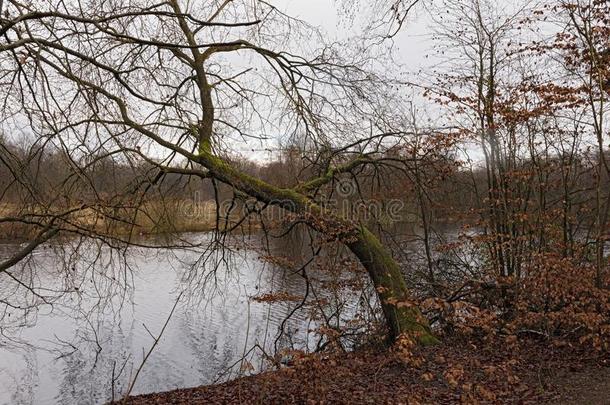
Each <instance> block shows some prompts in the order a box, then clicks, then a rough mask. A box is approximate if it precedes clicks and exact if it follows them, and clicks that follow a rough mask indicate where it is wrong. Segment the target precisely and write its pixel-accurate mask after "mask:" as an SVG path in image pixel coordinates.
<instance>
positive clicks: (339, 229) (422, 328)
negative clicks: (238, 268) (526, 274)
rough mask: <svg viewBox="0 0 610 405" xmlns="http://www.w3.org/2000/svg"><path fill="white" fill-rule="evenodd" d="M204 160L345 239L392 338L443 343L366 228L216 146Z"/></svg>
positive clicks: (219, 173)
mask: <svg viewBox="0 0 610 405" xmlns="http://www.w3.org/2000/svg"><path fill="white" fill-rule="evenodd" d="M199 163H200V164H201V165H202V166H204V167H206V168H207V169H208V170H209V171H210V172H211V174H212V175H213V177H215V178H216V179H218V180H220V181H222V182H225V183H227V184H229V185H231V186H233V187H235V188H236V189H238V190H239V191H241V192H243V193H245V194H247V195H249V196H251V197H254V198H256V199H258V200H259V201H262V202H266V203H268V204H272V205H276V206H279V207H282V208H284V209H285V210H288V211H291V212H294V213H296V214H299V215H302V216H303V217H304V219H305V220H306V221H307V223H308V224H309V225H310V226H311V227H312V228H313V229H315V230H316V231H318V232H320V233H323V234H325V235H327V236H330V237H331V238H333V239H335V240H338V241H342V242H343V243H345V244H346V245H347V247H348V248H349V249H350V250H351V251H352V252H353V253H354V254H355V255H356V257H358V259H359V260H360V262H361V263H362V265H363V266H364V268H365V269H366V270H367V271H368V274H369V276H370V277H371V280H372V281H373V285H374V287H375V290H376V291H377V295H378V297H379V301H380V303H381V307H382V309H383V314H384V316H385V319H386V322H387V324H388V327H389V338H390V340H392V341H393V340H395V339H396V338H398V337H399V336H400V335H402V334H407V335H410V336H411V337H413V338H415V339H416V340H417V342H418V343H419V344H421V345H431V344H435V343H437V342H438V340H437V339H436V338H435V337H434V336H433V335H432V333H431V331H430V327H429V325H428V321H427V320H426V319H425V318H424V317H423V316H422V314H421V312H420V310H419V309H418V307H417V306H416V305H413V304H412V303H411V302H410V301H409V291H408V288H407V285H406V283H405V280H404V277H403V276H402V274H401V273H400V267H399V266H398V263H396V261H395V260H394V258H392V256H391V255H390V254H389V252H388V251H387V250H386V249H385V248H384V247H383V245H382V244H381V242H380V241H379V239H378V238H377V237H376V236H375V235H373V234H372V233H371V232H370V231H369V230H368V229H367V228H366V227H364V226H357V225H356V224H354V223H353V222H351V221H349V220H346V219H343V218H339V217H338V216H337V215H335V214H334V213H332V212H329V211H328V210H325V209H323V208H322V207H320V206H319V205H318V204H316V203H315V202H314V201H312V200H311V199H310V198H308V197H307V196H306V195H305V194H302V193H300V192H298V191H296V190H294V189H284V188H279V187H275V186H273V185H271V184H269V183H266V182H264V181H262V180H260V179H257V178H254V177H252V176H249V175H248V174H245V173H242V172H240V171H239V170H237V169H236V168H235V167H233V166H232V165H230V164H228V163H227V162H225V161H224V160H222V159H220V158H218V157H217V156H214V155H213V154H212V153H211V152H210V151H207V150H203V151H201V153H200V155H199Z"/></svg>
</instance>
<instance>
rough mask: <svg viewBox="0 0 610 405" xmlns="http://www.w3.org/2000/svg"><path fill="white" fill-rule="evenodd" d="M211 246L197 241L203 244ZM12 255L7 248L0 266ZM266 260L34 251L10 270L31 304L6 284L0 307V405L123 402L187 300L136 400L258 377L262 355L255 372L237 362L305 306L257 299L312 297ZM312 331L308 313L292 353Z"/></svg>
mask: <svg viewBox="0 0 610 405" xmlns="http://www.w3.org/2000/svg"><path fill="white" fill-rule="evenodd" d="M209 238H210V236H209V235H192V236H191V239H197V242H203V245H206V242H207V241H208V239H209ZM14 249H15V246H12V247H11V246H8V245H6V246H3V247H2V248H0V258H1V257H6V256H7V255H8V253H10V252H11V251H14ZM202 255H203V256H202ZM260 256H261V255H260V253H259V252H258V251H257V250H256V249H248V248H246V249H244V248H243V247H242V248H239V249H238V248H237V247H235V246H234V248H232V249H223V250H222V251H202V250H200V249H187V250H177V251H176V250H167V249H152V250H151V249H138V248H134V249H130V250H128V251H127V252H126V253H125V254H120V255H119V254H117V252H116V251H113V250H110V249H109V248H107V247H100V246H97V245H95V246H79V249H76V248H74V249H66V248H65V247H62V248H61V249H60V251H59V252H58V251H57V248H53V247H49V246H46V247H43V248H41V249H38V250H37V251H36V252H35V254H34V255H33V257H32V258H31V259H30V261H29V262H28V263H26V264H23V265H22V266H21V267H20V268H18V269H16V270H15V269H12V270H11V272H12V273H13V274H14V275H15V276H18V278H19V279H20V280H29V281H31V282H32V285H35V286H37V287H36V289H35V290H34V292H33V293H32V292H31V291H28V290H27V289H25V288H23V286H19V285H16V283H15V282H14V280H9V279H7V278H5V277H2V276H3V275H0V299H2V300H6V299H7V297H10V298H11V299H13V301H15V302H17V303H18V305H14V303H15V302H13V301H11V303H12V304H13V307H10V306H6V305H3V308H2V310H3V311H4V315H0V331H1V335H0V404H41V405H44V404H58V403H62V404H99V403H104V402H107V401H109V400H110V399H111V398H112V396H113V392H114V396H115V398H120V397H121V394H122V393H124V392H126V391H127V386H128V385H129V383H130V381H132V380H133V378H134V375H135V373H136V370H137V369H138V367H139V366H140V365H141V363H142V359H143V357H144V356H145V354H146V353H147V352H148V351H149V349H150V348H151V346H152V345H153V342H154V338H153V336H154V337H156V336H158V334H159V333H160V331H161V330H162V328H163V325H164V324H165V322H166V321H167V320H168V317H169V314H170V313H171V311H172V308H173V307H174V305H175V304H176V300H177V299H178V297H179V296H180V297H181V299H180V302H178V304H177V305H176V309H175V312H174V314H173V316H172V317H171V318H170V319H169V322H168V326H167V329H166V330H165V332H164V333H163V335H162V337H161V339H160V341H159V344H158V346H157V347H156V348H155V349H154V351H152V354H151V356H150V358H149V359H148V360H147V362H146V363H145V365H144V366H143V368H142V371H141V373H140V375H139V377H138V379H137V381H136V384H135V386H134V389H133V391H132V394H141V393H150V392H157V391H165V390H172V389H176V388H184V387H192V386H198V385H201V384H209V383H213V382H214V381H216V380H217V379H221V380H226V379H228V378H234V377H237V376H238V375H239V373H240V372H241V371H242V370H243V369H244V367H243V364H247V367H246V368H247V371H248V372H254V371H257V370H259V369H260V368H261V367H262V366H263V363H262V356H260V355H258V356H255V355H254V354H253V353H252V354H251V355H250V356H249V358H250V359H251V363H252V364H250V363H243V364H242V363H240V362H239V360H240V359H241V358H242V357H243V356H244V353H245V352H246V351H248V350H250V349H251V348H252V347H254V346H256V345H258V346H260V347H261V348H265V350H269V352H270V353H272V352H273V347H274V343H275V338H276V336H277V335H278V330H279V329H278V328H279V326H280V325H281V324H282V321H283V320H284V318H285V317H286V316H287V315H288V314H289V313H290V312H291V311H292V309H293V308H294V307H295V306H296V305H297V303H295V302H280V303H273V304H270V303H264V302H258V301H257V300H253V299H252V297H254V296H260V295H261V294H264V293H269V292H278V291H283V292H287V293H289V294H292V295H294V296H302V295H303V292H304V289H305V281H304V279H303V277H301V276H300V275H299V274H294V273H292V272H290V271H285V270H282V269H280V268H278V267H276V266H273V265H270V264H269V263H267V262H266V261H264V260H261V258H260ZM202 257H203V258H206V259H207V260H205V261H206V264H205V265H204V264H203V263H202V262H203V260H202ZM210 266H213V267H214V268H215V269H216V271H212V269H211V268H210ZM4 276H6V275H4ZM183 292H185V293H183ZM181 293H183V294H182V295H180V294H181ZM21 296H23V297H24V298H23V299H21V300H20V299H19V298H20V297H21ZM27 297H29V298H27ZM41 297H44V300H45V301H47V303H43V302H41V300H42V298H41ZM34 304H35V305H34ZM15 307H17V308H15ZM311 327H312V325H311V321H310V320H309V317H308V316H307V314H306V313H304V311H303V312H297V313H295V314H294V316H292V317H291V319H290V321H289V322H288V323H287V324H286V326H285V330H287V334H286V336H288V338H289V339H290V340H291V341H290V343H291V344H293V345H294V346H296V347H302V348H307V347H312V345H313V344H314V342H313V341H312V339H313V334H312V333H310V332H308V330H309V329H310V328H311ZM284 343H286V342H284ZM259 354H260V353H259ZM236 362H237V364H236ZM240 366H242V367H241V368H240ZM251 368H252V369H251ZM227 370H230V371H229V372H227Z"/></svg>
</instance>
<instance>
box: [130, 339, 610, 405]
mask: <svg viewBox="0 0 610 405" xmlns="http://www.w3.org/2000/svg"><path fill="white" fill-rule="evenodd" d="M413 356H414V357H412V358H411V359H410V360H409V361H406V362H405V360H404V359H401V358H400V357H399V356H398V355H396V354H394V353H392V352H375V351H360V352H357V353H349V354H343V355H317V356H312V357H308V358H306V359H304V360H303V361H301V362H299V363H298V364H295V365H293V366H291V367H287V368H283V369H281V370H278V371H270V372H266V373H263V374H259V375H256V376H250V377H245V378H241V379H237V380H234V381H230V382H227V383H224V384H220V385H211V386H202V387H197V388H192V389H183V390H176V391H171V392H165V393H157V394H150V395H142V396H136V397H131V398H129V400H128V403H129V404H132V405H149V404H246V403H247V404H313V403H315V404H324V403H332V404H383V403H390V404H453V403H456V404H457V403H468V404H473V403H520V404H521V403H529V404H540V403H548V404H576V403H579V404H607V403H610V368H608V366H609V365H610V362H609V359H608V358H607V357H604V356H602V355H599V354H594V353H585V352H581V351H579V350H576V349H575V348H568V347H564V348H558V347H555V348H554V347H549V345H548V344H546V343H545V342H541V341H525V342H521V343H520V344H513V343H511V344H502V343H501V342H497V343H496V344H493V345H480V344H479V343H475V342H473V341H467V340H459V339H453V340H446V341H445V342H444V344H442V345H440V346H437V347H434V348H427V349H422V350H420V351H418V352H417V353H414V355H413Z"/></svg>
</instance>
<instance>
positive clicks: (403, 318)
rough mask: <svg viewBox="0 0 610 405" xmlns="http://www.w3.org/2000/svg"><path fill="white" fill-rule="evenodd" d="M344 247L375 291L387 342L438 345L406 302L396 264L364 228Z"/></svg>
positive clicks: (403, 287) (405, 292)
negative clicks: (408, 338)
mask: <svg viewBox="0 0 610 405" xmlns="http://www.w3.org/2000/svg"><path fill="white" fill-rule="evenodd" d="M347 246H348V247H349V248H350V250H351V251H352V252H353V253H354V254H355V255H356V256H357V257H358V259H359V260H360V262H361V263H362V265H363V266H364V267H365V268H366V270H367V271H368V273H369V276H370V277H371V279H372V281H373V285H374V286H375V289H376V290H377V295H378V297H379V301H380V302H381V307H382V309H383V314H384V316H385V319H386V322H387V324H388V328H389V333H390V336H389V338H390V339H391V340H396V339H397V338H398V337H399V336H400V335H402V334H407V335H410V336H412V337H414V338H415V339H416V340H417V342H418V343H419V344H421V345H424V346H429V345H433V344H436V343H438V339H437V338H436V337H434V335H433V334H432V332H431V331H430V327H429V326H428V321H427V320H426V319H425V318H424V316H423V315H422V314H421V312H420V311H419V308H418V307H417V306H416V305H414V304H412V303H411V302H410V301H409V292H408V289H407V285H406V283H405V280H404V277H403V276H402V274H401V272H400V268H399V266H398V263H396V261H395V260H394V258H392V256H391V255H390V254H389V253H388V251H387V250H386V249H385V248H384V247H383V245H382V244H381V242H380V241H379V239H378V238H377V237H376V236H375V235H373V234H372V233H371V232H370V231H369V230H368V229H366V228H365V227H361V228H360V232H359V235H358V238H357V240H356V241H355V242H351V243H348V244H347Z"/></svg>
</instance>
